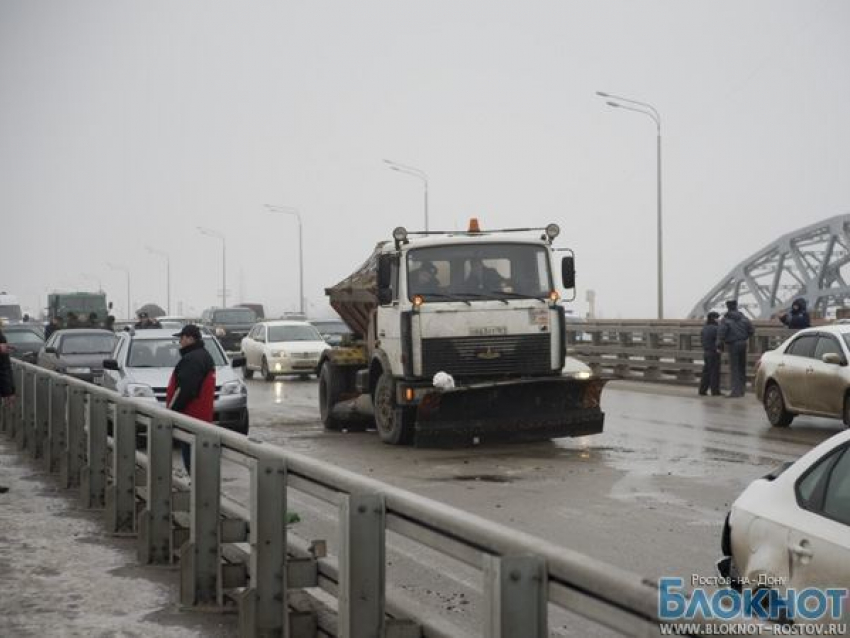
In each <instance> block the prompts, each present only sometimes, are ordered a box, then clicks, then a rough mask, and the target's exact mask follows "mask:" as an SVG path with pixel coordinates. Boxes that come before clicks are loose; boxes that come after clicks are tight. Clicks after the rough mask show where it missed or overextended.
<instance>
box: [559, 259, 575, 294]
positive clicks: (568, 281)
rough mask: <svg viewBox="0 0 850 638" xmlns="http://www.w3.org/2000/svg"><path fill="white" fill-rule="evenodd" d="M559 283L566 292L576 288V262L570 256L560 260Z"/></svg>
mask: <svg viewBox="0 0 850 638" xmlns="http://www.w3.org/2000/svg"><path fill="white" fill-rule="evenodd" d="M561 282H562V283H563V284H564V288H566V289H567V290H569V289H571V288H575V287H576V260H575V257H573V256H572V255H570V256H569V257H564V258H563V259H561Z"/></svg>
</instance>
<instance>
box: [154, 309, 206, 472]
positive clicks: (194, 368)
mask: <svg viewBox="0 0 850 638" xmlns="http://www.w3.org/2000/svg"><path fill="white" fill-rule="evenodd" d="M174 336H175V337H178V338H179V339H180V361H178V362H177V365H176V366H175V367H174V372H172V373H171V379H170V380H169V382H168V390H167V391H166V405H167V406H168V407H169V408H170V409H172V410H174V411H175V412H180V413H182V414H185V415H187V416H192V417H195V418H196V419H200V420H201V421H206V422H207V423H212V422H213V414H214V410H213V403H214V402H215V362H214V361H213V358H212V356H211V355H210V353H209V352H207V349H206V348H205V347H204V337H203V335H202V334H201V330H200V328H198V326H196V325H194V324H191V323H190V324H187V325H185V326H183V329H182V330H181V331H180V332H178V333H177V334H175V335H174ZM180 447H181V451H182V453H183V465H185V466H186V471H187V472H191V470H192V449H191V447H190V446H189V444H188V443H184V442H183V441H181V442H180Z"/></svg>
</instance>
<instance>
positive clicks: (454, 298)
mask: <svg viewBox="0 0 850 638" xmlns="http://www.w3.org/2000/svg"><path fill="white" fill-rule="evenodd" d="M414 294H420V295H422V296H423V297H425V299H426V300H427V299H428V298H429V297H441V298H443V299H451V300H452V301H462V302H463V303H465V304H466V305H467V306H471V305H472V303H470V301H469V299H464V298H463V297H460V296H458V295H452V294H449V293H447V292H422V293H414Z"/></svg>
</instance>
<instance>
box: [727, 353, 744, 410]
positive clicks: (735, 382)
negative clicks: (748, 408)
mask: <svg viewBox="0 0 850 638" xmlns="http://www.w3.org/2000/svg"><path fill="white" fill-rule="evenodd" d="M726 351H727V352H728V353H729V372H730V374H731V379H730V381H729V383H730V385H731V386H732V391H731V392H730V395H731V396H733V397H742V396H744V393H745V392H746V391H747V341H746V340H741V341H733V342H731V343H727V344H726Z"/></svg>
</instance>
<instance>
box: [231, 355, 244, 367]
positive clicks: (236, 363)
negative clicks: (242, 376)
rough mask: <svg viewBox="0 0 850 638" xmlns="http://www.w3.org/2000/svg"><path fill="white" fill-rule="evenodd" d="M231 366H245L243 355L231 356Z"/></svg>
mask: <svg viewBox="0 0 850 638" xmlns="http://www.w3.org/2000/svg"><path fill="white" fill-rule="evenodd" d="M230 367H231V368H244V367H245V357H233V360H232V361H231V362H230Z"/></svg>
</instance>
